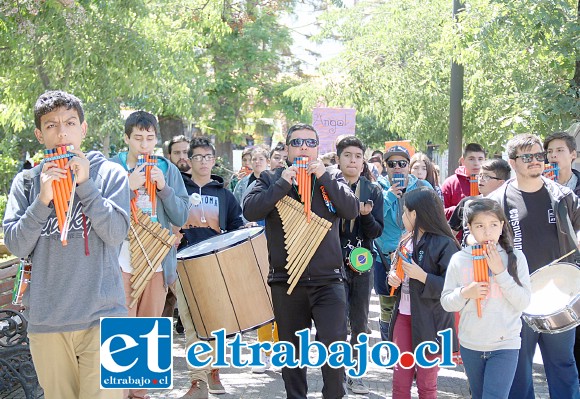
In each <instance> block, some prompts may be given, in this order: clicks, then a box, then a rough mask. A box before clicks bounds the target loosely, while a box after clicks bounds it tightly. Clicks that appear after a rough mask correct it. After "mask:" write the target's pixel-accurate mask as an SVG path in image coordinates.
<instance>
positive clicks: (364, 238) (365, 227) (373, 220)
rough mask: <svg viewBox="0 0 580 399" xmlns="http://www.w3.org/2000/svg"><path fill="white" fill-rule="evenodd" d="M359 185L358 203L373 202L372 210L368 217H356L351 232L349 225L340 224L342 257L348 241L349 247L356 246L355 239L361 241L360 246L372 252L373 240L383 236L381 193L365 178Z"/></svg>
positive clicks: (375, 185) (343, 222)
mask: <svg viewBox="0 0 580 399" xmlns="http://www.w3.org/2000/svg"><path fill="white" fill-rule="evenodd" d="M358 184H360V198H359V201H360V202H365V201H367V200H369V199H370V200H372V201H373V210H372V211H371V213H369V214H368V215H358V217H357V218H356V219H355V220H354V221H352V220H351V221H350V223H353V224H354V225H353V226H352V232H351V231H350V228H349V223H345V221H344V220H342V222H341V223H340V245H341V246H342V249H343V255H345V254H346V252H347V251H346V249H345V248H344V247H345V245H346V244H348V242H349V241H350V243H351V245H353V246H356V245H357V238H360V239H361V246H362V247H364V248H366V249H368V250H371V251H372V250H373V240H374V239H375V238H377V237H380V236H381V234H383V227H384V221H383V191H382V190H381V187H380V186H379V185H378V184H373V183H372V182H371V181H369V180H368V179H367V178H366V177H364V176H361V177H360V180H359V182H358Z"/></svg>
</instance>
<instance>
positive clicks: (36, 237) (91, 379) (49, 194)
mask: <svg viewBox="0 0 580 399" xmlns="http://www.w3.org/2000/svg"><path fill="white" fill-rule="evenodd" d="M34 119H35V124H36V129H35V131H34V133H35V135H36V138H37V139H38V141H39V142H40V143H41V144H44V146H45V147H46V148H47V149H54V148H55V147H60V146H68V145H72V146H73V147H74V149H73V150H70V152H71V153H72V154H73V156H72V157H71V158H70V159H69V160H68V161H67V163H66V166H65V169H63V168H61V167H58V166H57V163H56V162H54V161H48V162H44V163H42V164H41V165H38V166H36V167H35V168H33V169H31V170H29V171H24V172H21V173H19V174H18V175H16V177H15V178H14V181H13V182H12V188H11V190H10V196H9V199H8V204H7V206H6V215H5V218H4V224H3V225H4V234H5V237H4V239H5V242H6V245H7V247H8V249H9V250H10V251H11V252H12V253H13V254H14V255H16V256H18V257H22V258H26V257H28V256H30V257H31V258H32V264H33V266H32V278H31V283H30V285H29V286H28V289H27V291H26V292H25V294H24V299H23V303H24V306H25V307H26V311H25V313H26V317H27V319H28V337H29V339H30V352H31V354H32V358H33V361H34V366H35V368H36V373H37V375H38V380H39V382H40V385H41V386H42V388H43V389H44V396H45V398H47V399H53V398H55V399H61V398H78V397H86V398H120V397H121V395H122V392H121V391H119V390H100V385H99V370H100V362H99V347H100V343H99V319H100V318H101V317H107V316H125V315H126V314H127V310H126V309H125V299H124V294H123V289H122V280H121V272H120V270H119V267H118V255H117V254H118V252H119V246H120V244H121V242H122V241H123V239H124V238H125V237H126V236H127V231H128V229H129V186H128V182H127V177H126V175H127V174H126V172H125V171H124V170H123V169H122V168H121V167H120V166H118V165H115V164H113V163H112V162H109V161H107V160H106V159H105V157H104V156H103V155H102V154H101V153H100V152H96V151H92V152H89V153H87V154H84V153H83V152H82V151H80V147H81V143H82V141H83V139H84V137H85V135H86V133H87V123H86V121H85V120H84V113H83V108H82V104H81V102H80V100H79V99H78V98H77V97H75V96H73V95H71V94H68V93H65V92H62V91H49V92H46V93H44V94H43V95H41V96H40V97H39V98H38V100H37V102H36V104H35V106H34ZM66 169H70V172H72V173H74V174H75V175H76V184H77V187H76V190H75V195H74V197H73V198H71V204H70V206H71V207H72V209H73V211H72V214H71V215H72V220H71V223H70V230H69V233H68V245H66V246H63V245H62V243H61V240H60V231H59V227H58V222H57V214H56V211H55V206H54V199H55V194H54V193H53V188H52V183H53V181H55V180H58V179H61V178H63V177H64V176H66V175H67V171H66Z"/></svg>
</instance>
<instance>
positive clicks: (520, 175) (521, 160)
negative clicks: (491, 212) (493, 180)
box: [490, 134, 580, 399]
mask: <svg viewBox="0 0 580 399" xmlns="http://www.w3.org/2000/svg"><path fill="white" fill-rule="evenodd" d="M507 153H508V157H509V163H510V165H511V167H512V169H513V170H514V171H515V173H516V178H515V179H511V180H508V181H507V182H506V183H505V184H504V185H503V186H501V187H500V188H499V189H497V190H496V191H494V192H493V193H492V194H491V195H490V198H491V199H494V200H496V201H497V202H499V203H500V204H501V205H502V206H503V208H504V211H505V214H506V216H507V218H508V220H509V223H510V225H511V227H512V230H513V232H514V247H515V248H517V249H520V250H522V251H523V252H524V254H525V255H526V258H527V259H528V267H529V269H530V270H529V271H530V273H533V272H534V271H536V270H537V269H539V268H540V267H542V266H545V265H547V264H549V263H550V262H552V261H553V260H554V259H558V258H560V257H561V256H562V255H564V254H566V253H568V252H570V251H571V250H574V249H576V247H577V245H578V242H577V236H576V232H577V231H578V230H580V209H579V208H580V203H579V202H578V197H577V196H576V195H575V194H574V193H573V192H572V190H570V189H569V188H567V187H564V186H561V185H559V184H558V183H555V182H553V181H552V180H549V179H546V178H545V177H543V176H542V172H543V170H544V160H545V158H546V153H545V152H544V149H543V147H542V141H541V140H540V138H539V137H538V136H535V135H532V134H520V135H518V136H515V137H514V138H512V139H511V140H510V141H508V143H507ZM574 258H575V256H574V255H571V256H569V257H568V258H566V259H564V260H563V261H564V262H566V261H568V262H571V263H573V262H574V260H575V259H574ZM574 335H575V330H574V329H572V330H569V331H565V332H561V333H558V334H546V333H537V332H534V331H533V330H532V329H531V328H530V327H529V326H528V324H527V323H522V331H521V338H522V345H521V348H520V352H519V358H518V367H517V370H516V375H515V378H514V381H513V384H512V387H511V391H510V396H509V397H510V398H518V399H520V398H528V399H533V398H534V386H533V379H532V360H533V357H534V352H535V349H536V345H539V346H540V351H541V352H542V359H543V362H544V369H545V371H546V377H547V380H548V389H549V393H550V397H552V398H571V399H574V398H576V399H577V398H580V390H579V389H578V371H577V369H576V362H575V360H574V353H573V348H574Z"/></svg>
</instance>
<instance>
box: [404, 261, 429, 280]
mask: <svg viewBox="0 0 580 399" xmlns="http://www.w3.org/2000/svg"><path fill="white" fill-rule="evenodd" d="M402 263H403V270H404V271H405V274H406V275H407V276H409V278H412V279H415V280H419V281H420V282H422V283H423V284H425V281H427V273H426V272H425V270H423V269H421V266H419V265H418V264H416V263H415V261H414V260H413V259H411V263H407V262H405V261H403V262H402Z"/></svg>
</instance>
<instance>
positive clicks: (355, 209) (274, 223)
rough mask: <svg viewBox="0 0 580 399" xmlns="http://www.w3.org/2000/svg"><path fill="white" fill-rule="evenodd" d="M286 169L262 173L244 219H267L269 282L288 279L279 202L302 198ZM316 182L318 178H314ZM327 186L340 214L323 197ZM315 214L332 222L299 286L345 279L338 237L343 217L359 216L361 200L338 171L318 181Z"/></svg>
mask: <svg viewBox="0 0 580 399" xmlns="http://www.w3.org/2000/svg"><path fill="white" fill-rule="evenodd" d="M283 171H284V169H283V168H277V169H275V170H267V171H264V172H262V174H261V175H260V178H259V179H258V180H256V185H255V186H254V188H253V189H252V191H250V193H249V194H248V195H247V196H246V198H245V199H244V216H245V218H246V219H248V220H253V221H257V220H262V219H265V220H266V237H268V260H269V261H270V275H269V278H268V282H269V283H273V282H285V281H287V280H288V277H289V276H288V272H287V270H286V269H285V268H284V266H286V257H287V253H286V250H285V249H284V230H283V229H282V220H281V219H280V215H279V214H278V211H277V210H276V203H277V202H278V201H279V200H281V199H282V198H283V197H284V196H286V195H288V196H289V197H291V198H294V199H296V200H297V199H298V198H299V196H298V194H297V192H296V190H294V189H293V186H292V185H291V184H290V183H288V182H287V181H286V180H284V179H283V178H282V177H281V175H282V172H283ZM313 180H314V179H313ZM321 185H322V186H324V188H325V189H326V192H327V194H328V197H329V199H330V201H331V202H332V203H333V205H334V208H335V209H336V213H332V212H330V211H329V209H328V208H327V206H326V205H325V203H324V200H323V198H322V194H321V190H320V186H321ZM312 192H313V195H312V206H311V209H312V212H314V213H315V214H317V215H318V216H320V217H321V218H324V219H326V220H329V221H330V222H332V228H331V229H330V231H329V232H328V233H327V234H326V236H325V237H324V239H323V240H322V242H321V243H320V245H319V247H318V249H317V250H316V252H315V253H314V256H313V257H312V259H311V260H310V262H309V263H308V266H307V268H306V270H305V271H304V274H302V277H301V278H300V282H299V285H321V284H325V283H326V282H328V281H331V280H336V279H340V278H341V277H342V274H341V268H342V251H341V248H340V238H339V236H338V224H339V222H340V218H344V219H349V220H352V219H354V218H356V217H357V216H358V214H359V208H360V206H359V201H358V199H357V198H356V197H355V195H354V193H353V192H352V190H351V189H350V187H349V186H348V183H347V182H346V181H345V180H344V178H343V177H342V174H341V173H340V171H339V170H338V169H335V170H327V171H326V172H325V173H324V174H323V175H322V176H321V177H320V179H316V180H315V181H314V187H313V191H312Z"/></svg>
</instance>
